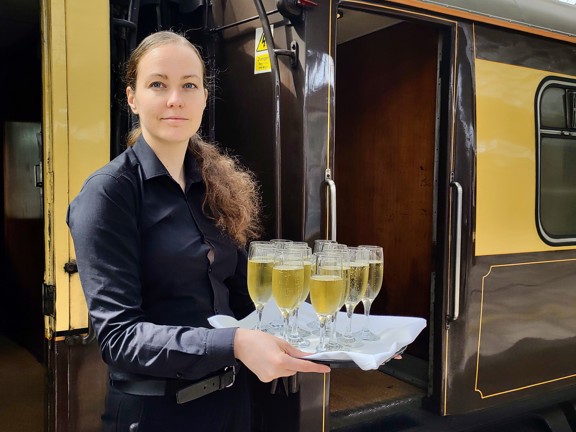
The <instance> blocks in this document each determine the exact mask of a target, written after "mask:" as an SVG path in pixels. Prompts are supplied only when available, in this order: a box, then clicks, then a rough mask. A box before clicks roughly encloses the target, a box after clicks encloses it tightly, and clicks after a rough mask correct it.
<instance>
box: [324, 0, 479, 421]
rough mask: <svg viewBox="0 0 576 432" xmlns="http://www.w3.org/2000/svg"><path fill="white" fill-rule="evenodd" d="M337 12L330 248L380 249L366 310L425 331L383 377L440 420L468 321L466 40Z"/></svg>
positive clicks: (441, 27)
mask: <svg viewBox="0 0 576 432" xmlns="http://www.w3.org/2000/svg"><path fill="white" fill-rule="evenodd" d="M340 8H341V9H342V13H341V14H340V16H341V18H339V19H338V21H337V22H338V47H337V68H336V123H337V124H336V134H335V135H336V137H335V170H334V178H335V182H336V185H337V190H338V217H337V220H338V241H340V242H342V243H345V244H350V245H354V244H380V245H382V246H383V249H384V255H385V257H384V266H385V270H384V281H383V286H382V291H381V293H380V294H379V295H378V297H377V298H376V299H375V301H374V303H373V305H372V310H371V311H372V312H373V313H374V314H379V315H398V316H417V317H422V318H425V319H426V320H427V323H428V326H427V328H426V329H425V330H424V331H423V332H422V333H421V335H420V336H419V337H418V339H417V340H416V341H415V342H414V343H413V344H411V345H410V346H409V347H408V349H407V351H406V354H405V356H404V360H403V362H398V363H395V362H390V363H388V364H387V365H386V370H387V371H390V372H392V373H393V374H394V373H395V374H396V375H397V376H401V375H402V374H404V376H405V377H406V380H407V381H408V382H410V383H412V384H414V385H415V386H416V387H418V389H419V390H421V392H422V393H421V394H422V395H423V397H427V398H431V399H432V400H433V401H434V403H435V405H436V406H435V408H436V410H437V411H439V412H446V409H445V408H444V402H445V399H446V397H447V394H448V393H447V391H445V390H446V389H448V387H449V384H447V382H446V380H448V379H451V378H452V375H451V369H449V366H450V361H451V360H450V356H454V358H457V357H458V355H459V354H461V352H460V346H461V343H460V339H459V338H462V337H465V336H463V333H462V332H461V331H460V329H459V328H458V326H456V325H455V324H456V323H457V324H460V322H462V321H463V320H464V318H463V317H464V316H465V314H464V313H461V312H460V310H458V308H457V307H454V305H455V304H456V305H460V304H461V303H462V301H461V300H458V296H460V297H462V296H464V295H465V294H464V293H465V292H466V290H465V286H464V284H465V282H466V279H465V277H464V275H465V274H466V271H465V269H466V266H467V259H466V256H467V254H468V250H469V249H468V248H467V241H468V239H469V238H470V234H469V230H470V228H469V227H470V210H469V208H470V206H471V196H472V187H471V180H472V179H473V168H474V153H473V151H471V148H472V147H471V144H473V141H471V140H472V139H473V134H471V131H473V126H472V125H473V123H472V122H473V120H474V115H473V93H472V76H471V73H472V64H471V63H470V62H471V56H470V54H471V52H472V45H471V34H472V32H471V31H469V29H466V28H463V27H461V26H460V25H459V24H458V23H457V22H455V21H453V20H448V19H440V18H436V17H434V16H430V15H424V14H421V13H420V14H412V13H410V12H409V11H405V12H399V11H398V9H397V8H390V7H387V6H385V5H372V6H371V7H368V6H367V4H366V2H359V1H358V2H357V1H353V0H348V1H344V2H341V3H340ZM466 209H468V210H466ZM456 281H458V283H455V282H456ZM457 315H460V317H459V318H457V317H456V316H457ZM453 323H454V324H453ZM452 341H454V342H453V343H452V344H451V345H450V346H449V347H448V343H449V342H452ZM448 349H450V350H451V351H448ZM456 361H457V360H456ZM401 367H402V368H403V369H404V370H403V371H401V372H400V371H398V369H400V368H401ZM382 393H384V392H382Z"/></svg>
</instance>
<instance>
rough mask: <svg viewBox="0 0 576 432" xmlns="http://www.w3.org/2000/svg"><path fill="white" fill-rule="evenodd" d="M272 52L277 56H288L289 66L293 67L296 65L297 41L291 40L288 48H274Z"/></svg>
mask: <svg viewBox="0 0 576 432" xmlns="http://www.w3.org/2000/svg"><path fill="white" fill-rule="evenodd" d="M274 54H276V55H277V56H279V55H283V56H287V57H290V66H291V67H292V69H295V68H296V66H298V42H296V41H292V42H291V43H290V49H289V50H286V49H275V50H274Z"/></svg>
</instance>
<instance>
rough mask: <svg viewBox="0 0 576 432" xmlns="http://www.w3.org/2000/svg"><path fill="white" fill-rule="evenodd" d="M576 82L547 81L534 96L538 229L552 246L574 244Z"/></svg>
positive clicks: (575, 228) (548, 79) (575, 205)
mask: <svg viewBox="0 0 576 432" xmlns="http://www.w3.org/2000/svg"><path fill="white" fill-rule="evenodd" d="M575 95H576V82H573V81H568V80H562V79H560V78H547V79H545V80H544V81H543V82H542V84H541V85H540V88H539V91H538V94H537V96H536V122H537V125H536V127H537V140H538V143H537V175H538V177H537V219H538V220H537V225H538V231H539V233H540V236H541V237H542V239H543V240H544V241H545V242H546V243H548V244H551V245H566V244H576V121H575V120H576V119H575V113H576V97H575Z"/></svg>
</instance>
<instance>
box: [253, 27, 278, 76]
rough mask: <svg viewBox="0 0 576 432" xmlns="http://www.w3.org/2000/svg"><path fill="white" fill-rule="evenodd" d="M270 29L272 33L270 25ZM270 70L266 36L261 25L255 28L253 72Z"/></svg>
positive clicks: (258, 72)
mask: <svg viewBox="0 0 576 432" xmlns="http://www.w3.org/2000/svg"><path fill="white" fill-rule="evenodd" d="M270 30H271V31H272V34H274V26H270ZM271 70H272V68H271V66H270V56H269V55H268V45H267V44H266V37H265V36H264V31H263V30H262V27H259V28H257V29H256V37H255V38H254V74H261V73H266V72H270V71H271Z"/></svg>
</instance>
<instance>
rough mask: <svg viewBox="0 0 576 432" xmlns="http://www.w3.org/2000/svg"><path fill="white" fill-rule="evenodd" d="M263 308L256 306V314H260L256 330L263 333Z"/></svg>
mask: <svg viewBox="0 0 576 432" xmlns="http://www.w3.org/2000/svg"><path fill="white" fill-rule="evenodd" d="M263 310H264V307H263V306H256V313H257V314H258V321H256V330H258V331H262V311H263Z"/></svg>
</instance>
